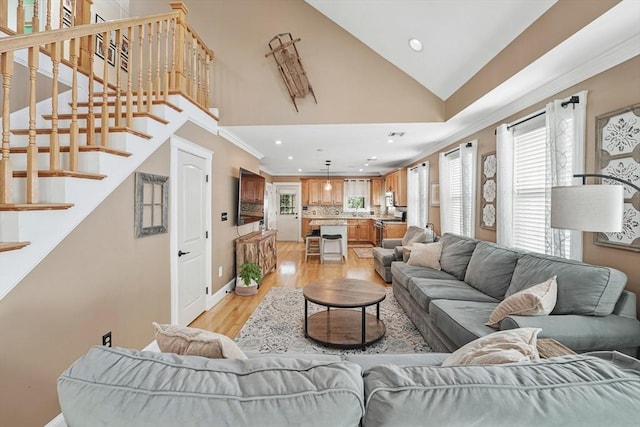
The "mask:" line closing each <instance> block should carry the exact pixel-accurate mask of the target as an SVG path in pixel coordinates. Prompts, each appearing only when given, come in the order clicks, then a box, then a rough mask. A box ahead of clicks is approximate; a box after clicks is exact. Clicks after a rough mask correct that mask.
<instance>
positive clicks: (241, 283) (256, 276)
mask: <svg viewBox="0 0 640 427" xmlns="http://www.w3.org/2000/svg"><path fill="white" fill-rule="evenodd" d="M260 280H262V269H261V268H260V266H259V265H258V264H256V263H253V262H245V263H244V264H242V265H241V266H240V271H239V272H238V277H237V278H236V294H237V295H255V294H256V293H257V292H258V284H259V283H260Z"/></svg>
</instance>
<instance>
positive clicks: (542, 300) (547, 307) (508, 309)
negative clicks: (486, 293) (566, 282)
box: [485, 276, 558, 329]
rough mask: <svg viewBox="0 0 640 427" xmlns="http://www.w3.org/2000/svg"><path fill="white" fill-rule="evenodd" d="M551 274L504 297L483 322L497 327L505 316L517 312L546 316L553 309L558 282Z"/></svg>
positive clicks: (526, 314) (523, 314) (519, 313)
mask: <svg viewBox="0 0 640 427" xmlns="http://www.w3.org/2000/svg"><path fill="white" fill-rule="evenodd" d="M556 277H557V276H553V277H552V278H551V279H549V280H547V281H546V282H542V283H540V284H537V285H534V286H531V287H530V288H527V289H523V290H521V291H520V292H516V293H515V294H513V295H511V296H509V297H507V298H505V299H504V300H503V301H502V302H501V303H500V304H498V306H497V307H496V308H495V309H494V310H493V313H491V316H489V321H488V322H487V323H485V325H487V326H491V327H492V328H496V329H497V328H499V327H500V321H501V320H502V319H504V318H505V317H508V316H511V315H513V314H517V315H519V316H546V315H548V314H549V313H551V312H552V311H553V307H555V306H556V300H557V299H558V283H557V282H556Z"/></svg>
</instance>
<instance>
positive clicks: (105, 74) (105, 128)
mask: <svg viewBox="0 0 640 427" xmlns="http://www.w3.org/2000/svg"><path fill="white" fill-rule="evenodd" d="M110 34H111V33H108V32H104V33H102V56H103V57H104V64H103V66H102V109H101V112H100V119H101V120H100V145H102V146H103V147H108V146H109V92H108V91H109V43H110V41H109V37H110Z"/></svg>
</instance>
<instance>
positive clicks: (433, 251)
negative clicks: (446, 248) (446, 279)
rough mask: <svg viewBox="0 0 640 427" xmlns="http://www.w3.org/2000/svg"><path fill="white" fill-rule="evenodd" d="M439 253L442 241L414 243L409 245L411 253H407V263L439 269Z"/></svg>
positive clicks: (440, 252)
mask: <svg viewBox="0 0 640 427" xmlns="http://www.w3.org/2000/svg"><path fill="white" fill-rule="evenodd" d="M441 254H442V242H435V243H415V244H414V245H413V246H411V254H410V255H409V260H408V261H407V264H409V265H415V266H418V267H429V268H433V269H434V270H440V255H441Z"/></svg>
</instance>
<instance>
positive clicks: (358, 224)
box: [347, 219, 371, 242]
mask: <svg viewBox="0 0 640 427" xmlns="http://www.w3.org/2000/svg"><path fill="white" fill-rule="evenodd" d="M370 228H371V220H368V219H349V220H347V240H348V241H350V242H369V241H371V231H370Z"/></svg>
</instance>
